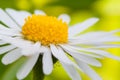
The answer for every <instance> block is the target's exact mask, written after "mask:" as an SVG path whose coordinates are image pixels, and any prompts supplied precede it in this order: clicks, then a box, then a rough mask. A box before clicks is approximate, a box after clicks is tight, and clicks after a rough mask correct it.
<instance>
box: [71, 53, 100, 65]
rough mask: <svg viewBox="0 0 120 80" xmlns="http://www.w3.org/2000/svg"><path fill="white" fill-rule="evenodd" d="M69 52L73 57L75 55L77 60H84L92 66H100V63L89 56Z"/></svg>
mask: <svg viewBox="0 0 120 80" xmlns="http://www.w3.org/2000/svg"><path fill="white" fill-rule="evenodd" d="M69 54H70V55H72V56H73V57H75V58H76V59H78V60H79V61H82V62H85V63H87V64H90V65H92V66H97V67H101V63H100V62H99V61H98V60H96V59H94V58H92V57H90V56H87V55H86V56H85V55H81V54H79V53H69Z"/></svg>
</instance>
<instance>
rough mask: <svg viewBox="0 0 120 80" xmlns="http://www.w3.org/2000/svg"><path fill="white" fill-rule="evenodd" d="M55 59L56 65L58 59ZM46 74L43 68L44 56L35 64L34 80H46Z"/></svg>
mask: <svg viewBox="0 0 120 80" xmlns="http://www.w3.org/2000/svg"><path fill="white" fill-rule="evenodd" d="M52 58H53V63H54V64H55V63H56V62H57V59H56V58H55V57H52ZM44 77H45V75H44V73H43V68H42V55H40V56H39V59H38V61H37V63H36V64H35V66H34V68H33V80H44Z"/></svg>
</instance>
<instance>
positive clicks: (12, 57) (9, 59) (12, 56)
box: [2, 49, 22, 65]
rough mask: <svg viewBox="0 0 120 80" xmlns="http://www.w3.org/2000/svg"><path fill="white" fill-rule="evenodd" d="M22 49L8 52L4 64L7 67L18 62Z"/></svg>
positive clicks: (3, 60)
mask: <svg viewBox="0 0 120 80" xmlns="http://www.w3.org/2000/svg"><path fill="white" fill-rule="evenodd" d="M21 56H22V55H21V53H20V49H15V50H12V51H10V52H8V53H7V54H6V55H5V56H4V57H3V58H2V63H3V64H5V65H7V64H11V63H13V62H14V61H16V60H18V59H19V58H20V57H21Z"/></svg>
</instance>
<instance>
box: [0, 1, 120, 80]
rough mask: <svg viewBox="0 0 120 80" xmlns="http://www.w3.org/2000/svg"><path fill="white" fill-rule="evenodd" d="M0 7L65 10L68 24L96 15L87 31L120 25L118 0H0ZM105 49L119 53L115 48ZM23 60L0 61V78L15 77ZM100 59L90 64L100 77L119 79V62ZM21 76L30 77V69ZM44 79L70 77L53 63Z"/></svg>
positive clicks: (53, 12)
mask: <svg viewBox="0 0 120 80" xmlns="http://www.w3.org/2000/svg"><path fill="white" fill-rule="evenodd" d="M0 8H3V9H5V8H13V9H16V10H26V11H29V12H33V11H34V10H35V9H40V10H44V11H45V12H46V13H47V14H48V15H53V16H58V15H60V14H62V13H67V14H69V15H70V16H71V23H70V25H72V24H75V23H78V22H81V21H83V20H85V19H87V18H90V17H98V18H100V21H99V22H98V23H97V24H96V25H95V26H93V27H91V28H90V29H88V30H87V31H98V30H103V31H110V30H115V29H119V28H120V0H0ZM108 51H109V52H111V53H112V54H114V55H118V56H120V49H118V48H116V49H109V50H108ZM2 56H3V55H1V56H0V59H1V58H2ZM24 60H25V59H24V58H22V59H20V60H18V61H17V62H15V63H13V64H11V65H7V66H5V65H3V64H2V63H1V62H0V80H17V79H16V77H15V73H16V71H17V70H18V68H19V67H20V65H21V64H22V63H23V62H24ZM101 62H102V64H103V66H102V67H101V68H95V67H93V68H94V69H95V70H96V72H97V73H98V74H99V75H100V76H101V77H102V78H103V80H120V62H118V61H115V60H112V59H108V58H105V59H104V60H101ZM81 75H82V78H83V80H90V79H89V78H88V77H87V76H86V75H85V74H84V73H81ZM24 80H32V73H31V74H30V75H29V76H28V77H27V78H26V79H24ZM45 80H70V78H69V77H68V75H67V74H66V72H65V71H64V69H63V68H62V67H61V65H60V64H59V63H57V64H56V65H55V68H54V70H53V73H52V74H51V75H48V76H46V77H45Z"/></svg>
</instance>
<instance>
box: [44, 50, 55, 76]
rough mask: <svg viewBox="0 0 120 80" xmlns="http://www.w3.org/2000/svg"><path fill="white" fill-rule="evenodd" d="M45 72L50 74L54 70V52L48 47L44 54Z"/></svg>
mask: <svg viewBox="0 0 120 80" xmlns="http://www.w3.org/2000/svg"><path fill="white" fill-rule="evenodd" d="M42 63H43V72H44V74H47V75H48V74H50V73H51V72H52V70H53V61H52V54H51V51H50V49H49V48H46V52H44V54H43V59H42Z"/></svg>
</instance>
